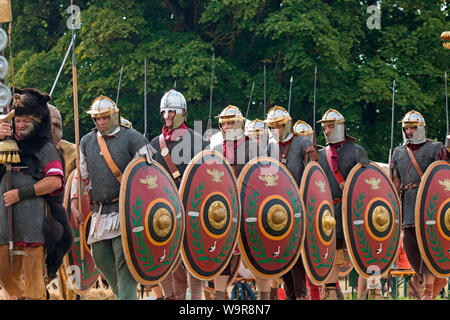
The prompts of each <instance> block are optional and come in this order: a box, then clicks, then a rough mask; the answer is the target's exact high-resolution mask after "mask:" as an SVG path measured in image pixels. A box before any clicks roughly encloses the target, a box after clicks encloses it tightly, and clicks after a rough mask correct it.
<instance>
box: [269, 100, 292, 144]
mask: <svg viewBox="0 0 450 320" xmlns="http://www.w3.org/2000/svg"><path fill="white" fill-rule="evenodd" d="M264 122H265V123H266V124H267V126H268V127H269V129H272V128H274V127H279V126H282V129H281V132H280V137H279V138H278V141H279V142H285V141H288V140H289V139H291V138H292V118H291V116H290V115H289V112H287V111H286V109H284V108H283V107H280V106H273V107H272V108H270V110H269V111H268V112H267V117H266V120H264Z"/></svg>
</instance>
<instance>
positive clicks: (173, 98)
mask: <svg viewBox="0 0 450 320" xmlns="http://www.w3.org/2000/svg"><path fill="white" fill-rule="evenodd" d="M160 114H161V117H162V118H163V121H164V126H163V127H162V132H161V134H160V135H159V136H157V137H155V138H153V140H152V141H151V143H150V144H151V146H152V147H153V148H155V150H156V154H155V156H154V159H155V160H156V161H157V162H158V163H160V164H161V165H162V166H163V167H164V168H165V169H166V170H167V172H169V173H171V174H172V177H173V179H174V181H175V184H176V186H177V187H178V188H179V187H180V182H181V178H182V176H183V173H184V170H185V169H186V167H187V165H188V163H189V161H190V160H191V159H192V158H193V157H194V156H195V155H196V154H197V153H199V152H201V151H202V150H203V149H204V148H206V147H207V145H208V143H207V141H205V140H204V139H203V137H202V136H201V135H200V134H199V133H197V132H195V131H194V130H192V129H191V128H188V127H187V125H186V121H187V104H186V99H185V98H184V96H183V94H182V93H181V92H179V91H176V90H173V89H172V90H169V91H168V92H166V93H165V94H164V95H163V97H162V98H161V103H160ZM188 283H189V287H190V292H191V299H192V300H201V298H202V282H201V281H200V280H199V279H197V278H195V277H194V276H192V275H191V274H189V272H188V271H187V270H186V268H185V266H184V265H183V262H180V263H179V264H178V266H177V267H176V268H175V269H174V270H173V271H172V272H171V273H169V274H168V275H167V276H166V277H165V278H164V280H163V281H162V282H161V286H162V288H163V290H164V295H165V299H166V300H174V299H176V300H184V299H185V298H186V288H187V284H188Z"/></svg>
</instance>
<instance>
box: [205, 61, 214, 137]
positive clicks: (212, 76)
mask: <svg viewBox="0 0 450 320" xmlns="http://www.w3.org/2000/svg"><path fill="white" fill-rule="evenodd" d="M215 58H216V54H215V53H214V52H213V55H212V66H211V89H210V94H209V118H208V123H207V125H206V132H208V134H207V135H208V137H207V138H208V139H210V138H211V128H212V123H211V113H212V103H213V89H214V60H215Z"/></svg>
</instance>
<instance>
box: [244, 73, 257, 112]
mask: <svg viewBox="0 0 450 320" xmlns="http://www.w3.org/2000/svg"><path fill="white" fill-rule="evenodd" d="M254 88H255V81H253V84H252V90H251V91H250V98H249V99H248V105H247V112H246V113H245V119H247V117H248V110H249V109H250V104H251V102H252V97H253V89H254Z"/></svg>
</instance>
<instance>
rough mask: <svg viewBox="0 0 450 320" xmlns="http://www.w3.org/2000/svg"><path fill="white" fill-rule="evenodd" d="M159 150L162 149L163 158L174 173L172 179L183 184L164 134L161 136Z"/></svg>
mask: <svg viewBox="0 0 450 320" xmlns="http://www.w3.org/2000/svg"><path fill="white" fill-rule="evenodd" d="M159 148H160V149H161V156H162V157H163V159H164V162H165V163H166V165H167V167H168V168H169V170H170V172H171V173H172V177H173V178H174V179H177V180H178V182H181V175H180V172H179V171H178V168H177V166H176V165H175V164H174V163H173V161H172V157H171V156H170V152H169V148H167V144H166V140H165V139H164V135H163V134H162V133H161V134H160V135H159Z"/></svg>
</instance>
